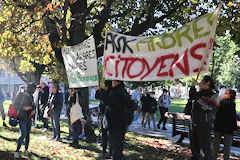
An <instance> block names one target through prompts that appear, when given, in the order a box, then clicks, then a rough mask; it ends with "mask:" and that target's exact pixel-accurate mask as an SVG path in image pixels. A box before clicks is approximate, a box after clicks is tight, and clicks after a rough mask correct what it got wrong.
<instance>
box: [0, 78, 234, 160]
mask: <svg viewBox="0 0 240 160" xmlns="http://www.w3.org/2000/svg"><path fill="white" fill-rule="evenodd" d="M81 97H83V95H82V93H81V92H80V91H79V89H69V90H68V93H67V94H65V97H63V94H62V93H61V92H59V88H58V85H52V88H51V92H50V91H49V87H48V85H46V83H44V82H41V83H40V84H39V85H35V84H33V83H30V84H28V85H27V87H26V88H25V89H24V88H22V87H21V88H20V90H19V92H18V94H17V96H16V98H15V99H14V100H13V106H15V107H16V110H17V111H18V120H19V128H20V131H21V132H20V137H19V138H18V140H17V149H16V152H15V154H14V156H15V158H18V157H19V151H20V148H21V146H22V144H23V142H24V145H25V153H26V154H28V146H29V141H30V131H31V126H32V123H33V125H34V126H35V127H37V123H36V122H37V121H38V120H40V121H42V124H43V125H42V128H43V131H45V130H47V129H49V124H48V122H49V120H50V121H51V123H52V127H53V136H52V140H54V141H60V140H61V132H60V114H61V110H62V108H63V99H65V104H66V108H67V109H66V110H67V117H68V124H69V136H68V138H69V139H72V144H71V146H73V147H77V146H79V144H78V141H79V139H86V135H85V130H84V129H85V124H86V120H85V117H84V114H83V113H84V112H85V111H84V110H83V108H82V107H81V106H83V101H82V99H81ZM95 97H96V99H99V100H100V105H99V108H100V114H99V119H100V122H101V126H100V129H101V130H100V132H101V137H102V155H103V158H112V159H113V160H124V156H123V147H124V142H125V134H126V132H127V128H128V126H129V125H130V124H131V122H132V121H138V120H139V119H140V116H142V119H141V122H140V123H141V125H142V127H143V128H146V124H148V128H151V122H152V125H153V129H154V130H157V128H158V129H162V130H166V129H167V127H166V122H167V117H166V116H165V113H166V112H168V109H169V107H170V106H171V97H170V95H169V92H168V90H166V89H163V92H162V95H161V96H160V97H159V98H158V100H156V99H155V98H154V92H140V90H139V88H136V89H135V90H134V91H133V92H132V93H131V95H130V94H129V93H128V92H127V90H126V88H125V86H124V83H123V82H122V81H118V80H113V81H109V80H106V81H105V82H104V86H101V87H100V88H98V89H97V91H96V95H95ZM235 98H236V92H235V91H234V90H233V89H230V88H229V89H227V90H226V91H225V92H224V93H223V94H222V95H220V96H219V95H218V92H217V91H216V89H215V85H214V81H213V80H212V78H211V77H210V76H204V78H203V79H202V80H201V82H200V83H199V88H198V91H197V89H196V87H195V86H193V87H191V88H190V91H189V100H188V103H187V105H186V108H185V113H186V114H189V115H190V116H191V126H190V148H191V151H192V158H191V159H192V160H199V159H200V158H201V157H204V159H206V160H213V159H217V156H218V151H219V144H220V141H221V137H222V136H223V137H224V159H225V160H227V159H229V154H230V148H231V143H232V137H233V133H234V131H235V130H236V129H237V113H236V103H235ZM3 101H4V97H3V95H2V94H1V92H0V109H1V115H2V119H3V126H6V123H5V114H4V110H3V105H2V104H3ZM158 110H159V115H160V118H159V121H158V123H156V120H155V118H156V116H155V114H156V112H157V111H158ZM161 125H162V127H161ZM212 131H214V139H212V137H211V135H212V134H211V132H212ZM107 148H109V152H107Z"/></svg>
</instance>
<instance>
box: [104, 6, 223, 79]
mask: <svg viewBox="0 0 240 160" xmlns="http://www.w3.org/2000/svg"><path fill="white" fill-rule="evenodd" d="M219 10H220V8H218V9H216V10H215V11H214V12H212V13H208V14H206V15H203V16H201V17H199V18H197V19H195V20H193V21H192V22H190V23H187V24H185V25H184V26H182V27H181V28H179V29H177V30H175V31H172V32H168V33H165V34H163V35H160V36H152V37H134V36H126V35H122V34H118V33H115V32H110V31H108V32H107V33H106V42H105V46H104V78H105V79H112V80H124V81H158V80H169V79H176V78H182V77H186V76H192V75H196V74H197V73H198V72H199V70H200V68H201V73H205V72H207V71H208V68H209V62H208V61H209V58H208V57H210V56H209V54H210V53H211V50H212V46H213V41H214V35H215V30H216V25H217V20H218V15H219Z"/></svg>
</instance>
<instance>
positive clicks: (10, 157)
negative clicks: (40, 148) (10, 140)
mask: <svg viewBox="0 0 240 160" xmlns="http://www.w3.org/2000/svg"><path fill="white" fill-rule="evenodd" d="M22 155H23V154H22ZM22 155H21V154H20V157H21V156H22ZM36 158H37V159H40V160H51V159H50V158H48V157H43V156H39V155H37V154H36V153H31V154H30V156H28V157H27V158H25V157H21V158H17V159H16V158H14V152H13V151H0V159H2V160H29V159H36Z"/></svg>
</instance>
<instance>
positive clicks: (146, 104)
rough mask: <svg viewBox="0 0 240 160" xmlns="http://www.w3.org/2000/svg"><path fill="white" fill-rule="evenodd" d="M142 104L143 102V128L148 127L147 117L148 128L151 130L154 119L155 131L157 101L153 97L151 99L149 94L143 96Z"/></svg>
mask: <svg viewBox="0 0 240 160" xmlns="http://www.w3.org/2000/svg"><path fill="white" fill-rule="evenodd" d="M141 102H142V127H143V128H145V127H146V123H145V116H147V117H148V119H147V122H148V127H149V128H151V126H150V122H151V119H152V120H153V127H154V129H156V124H155V118H154V114H155V112H156V110H157V109H156V108H157V102H156V100H155V99H154V98H153V97H151V95H150V93H147V94H146V95H144V96H142V98H141Z"/></svg>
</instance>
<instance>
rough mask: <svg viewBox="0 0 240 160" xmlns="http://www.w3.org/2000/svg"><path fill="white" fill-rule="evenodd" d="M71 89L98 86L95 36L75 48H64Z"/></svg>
mask: <svg viewBox="0 0 240 160" xmlns="http://www.w3.org/2000/svg"><path fill="white" fill-rule="evenodd" d="M62 55H63V59H64V64H65V68H66V72H67V76H68V83H69V88H81V87H89V86H97V85H98V72H97V56H96V49H95V42H94V38H93V36H91V37H89V38H88V39H86V40H85V41H83V42H82V43H79V44H77V45H75V46H65V47H63V48H62Z"/></svg>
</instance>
